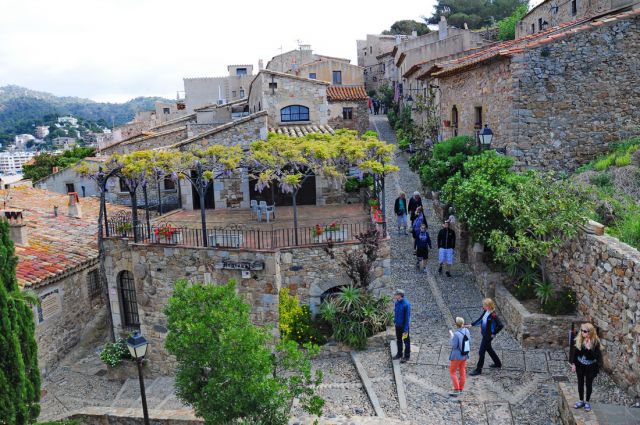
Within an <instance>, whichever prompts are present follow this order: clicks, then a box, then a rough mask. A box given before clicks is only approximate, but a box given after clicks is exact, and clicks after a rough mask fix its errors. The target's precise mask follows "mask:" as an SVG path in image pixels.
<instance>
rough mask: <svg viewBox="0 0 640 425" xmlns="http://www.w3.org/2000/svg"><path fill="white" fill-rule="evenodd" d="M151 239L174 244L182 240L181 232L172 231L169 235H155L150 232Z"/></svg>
mask: <svg viewBox="0 0 640 425" xmlns="http://www.w3.org/2000/svg"><path fill="white" fill-rule="evenodd" d="M151 241H152V242H153V243H161V244H169V245H175V244H178V243H180V242H181V241H182V233H178V232H174V233H172V234H171V235H163V234H160V233H159V234H158V235H156V234H155V233H152V234H151Z"/></svg>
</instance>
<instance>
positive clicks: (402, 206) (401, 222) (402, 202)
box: [393, 192, 407, 235]
mask: <svg viewBox="0 0 640 425" xmlns="http://www.w3.org/2000/svg"><path fill="white" fill-rule="evenodd" d="M393 211H394V212H395V213H396V216H397V222H398V234H400V231H401V230H402V232H403V233H404V234H405V235H406V234H407V197H406V195H405V194H404V192H400V196H398V198H396V202H395V204H394V205H393Z"/></svg>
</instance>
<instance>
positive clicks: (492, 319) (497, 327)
mask: <svg viewBox="0 0 640 425" xmlns="http://www.w3.org/2000/svg"><path fill="white" fill-rule="evenodd" d="M484 313H485V310H482V314H481V315H480V317H478V319H477V320H476V321H475V322H473V323H471V326H480V332H481V333H482V336H483V337H490V336H492V335H497V334H498V332H500V331H501V330H502V328H504V325H503V324H502V322H501V321H500V319H499V318H498V315H497V314H496V312H495V311H494V312H493V313H491V314H489V317H487V326H486V327H485V328H484V331H483V330H482V317H483V316H484Z"/></svg>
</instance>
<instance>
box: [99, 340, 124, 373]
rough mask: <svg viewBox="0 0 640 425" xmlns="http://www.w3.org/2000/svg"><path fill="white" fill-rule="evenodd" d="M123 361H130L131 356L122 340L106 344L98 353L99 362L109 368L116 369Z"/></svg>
mask: <svg viewBox="0 0 640 425" xmlns="http://www.w3.org/2000/svg"><path fill="white" fill-rule="evenodd" d="M125 359H131V354H130V353H129V348H128V347H127V341H126V340H125V339H124V338H121V339H119V340H118V341H116V342H113V343H111V342H108V343H106V344H105V345H104V347H103V348H102V351H101V352H100V360H102V361H103V362H104V364H106V365H107V366H109V367H116V366H118V365H119V364H120V363H121V362H122V360H125Z"/></svg>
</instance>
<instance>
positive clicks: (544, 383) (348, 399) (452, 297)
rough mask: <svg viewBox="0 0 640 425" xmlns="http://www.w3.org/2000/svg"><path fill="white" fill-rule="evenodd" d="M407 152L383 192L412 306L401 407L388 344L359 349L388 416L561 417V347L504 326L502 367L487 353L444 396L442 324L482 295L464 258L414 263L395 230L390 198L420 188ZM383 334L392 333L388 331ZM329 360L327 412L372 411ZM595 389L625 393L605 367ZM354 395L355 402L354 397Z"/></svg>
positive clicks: (458, 419) (406, 239)
mask: <svg viewBox="0 0 640 425" xmlns="http://www.w3.org/2000/svg"><path fill="white" fill-rule="evenodd" d="M370 119H371V129H372V130H375V131H377V132H378V133H379V135H380V138H381V139H382V140H385V141H387V142H390V143H395V142H396V141H395V136H394V134H393V132H392V131H391V128H390V127H389V125H388V123H387V120H386V117H385V116H371V117H370ZM407 159H408V156H407V155H406V154H399V155H398V156H397V165H398V166H399V167H400V172H399V173H396V174H394V175H393V176H391V177H390V178H389V179H388V181H387V185H386V194H385V195H386V211H387V216H388V228H389V232H390V235H391V257H392V258H391V269H392V270H391V277H392V280H393V282H394V285H395V286H396V287H398V288H402V289H404V290H405V292H406V296H407V298H408V300H409V301H410V302H411V306H412V316H411V345H412V353H411V360H410V361H409V362H408V363H406V364H403V365H401V371H402V379H403V382H404V387H405V393H406V398H407V407H408V409H407V413H406V414H404V413H402V412H400V410H399V408H398V400H397V391H396V388H395V383H394V382H393V373H392V371H391V355H390V351H389V348H388V346H387V347H386V348H384V349H383V348H380V347H376V346H373V347H371V348H368V349H367V350H365V351H364V352H361V353H359V354H358V355H359V356H360V358H361V359H362V363H363V364H364V365H366V366H365V368H366V372H367V374H368V376H369V378H370V379H371V381H372V382H373V386H374V389H375V392H376V395H377V397H378V400H379V401H380V405H381V407H382V409H383V410H384V413H385V415H386V417H387V418H389V419H391V418H393V419H400V420H401V422H402V423H407V424H417V425H423V424H427V425H430V424H464V425H470V424H474V425H475V424H484V425H501V424H513V425H520V424H532V425H554V424H559V423H560V418H559V413H558V405H557V398H558V397H557V395H558V394H557V389H556V384H555V379H562V380H567V379H568V380H570V381H574V380H575V378H574V376H573V374H571V373H570V369H569V365H568V363H567V357H566V354H565V352H564V351H562V350H557V351H553V350H533V349H527V350H523V349H522V347H521V346H520V345H519V343H518V342H517V341H515V340H514V339H513V337H511V335H510V334H509V333H508V332H507V331H504V332H501V333H500V334H499V335H498V336H497V337H496V340H495V342H494V348H495V349H496V352H497V353H498V355H499V356H500V358H501V359H502V362H503V367H502V369H498V370H494V369H490V368H488V365H489V364H491V359H490V358H489V356H487V358H486V361H485V368H484V370H483V373H482V375H480V376H476V377H473V376H468V375H467V382H466V384H465V391H464V392H465V394H464V396H462V397H458V398H450V397H449V396H448V392H449V391H450V389H451V378H450V376H449V370H448V365H449V360H448V359H449V352H450V345H449V332H448V330H449V329H453V328H454V326H455V325H454V324H453V318H455V317H456V316H462V317H464V318H465V321H467V322H470V321H472V320H475V319H476V318H477V317H478V316H479V315H480V313H481V309H482V298H483V297H482V294H481V293H480V291H479V290H478V289H477V288H476V286H475V285H474V283H473V276H472V274H471V271H470V269H469V268H468V267H467V266H466V265H465V264H455V265H454V267H453V270H452V276H453V277H451V278H449V277H446V276H445V275H444V274H443V275H440V274H438V273H437V250H436V249H432V250H430V253H429V255H430V258H429V262H428V263H429V266H428V269H429V271H428V273H424V272H422V271H419V270H417V269H416V262H415V256H414V253H413V246H412V243H413V240H412V238H411V236H409V235H403V234H402V235H400V234H398V232H397V231H396V226H395V216H394V214H393V204H394V201H395V198H396V197H397V195H398V193H399V192H400V191H401V190H402V191H404V192H405V193H406V194H407V198H408V197H410V196H411V194H412V193H413V191H414V190H420V189H419V188H420V182H419V179H418V176H417V175H416V174H415V173H413V172H412V171H411V170H410V169H409V167H408V165H407ZM423 198H424V197H423ZM425 204H426V209H427V213H428V223H429V232H430V235H431V239H432V242H433V244H434V247H435V243H436V236H437V232H438V230H439V229H440V228H441V223H440V221H439V217H435V216H434V214H433V208H432V207H431V201H428V200H427V201H425ZM471 336H472V352H471V356H470V357H471V358H470V360H469V362H468V363H467V373H468V372H470V371H471V370H473V368H474V367H475V363H476V361H477V349H478V345H479V342H480V332H479V329H478V328H473V329H472V330H471ZM387 337H388V339H393V338H394V337H393V336H391V333H388V335H387ZM345 359H348V358H347V357H345ZM322 361H323V362H325V360H322ZM325 364H326V363H325ZM317 365H318V366H320V364H317ZM332 366H333V369H332V372H331V380H332V381H340V382H341V386H340V387H339V388H337V387H332V388H331V389H329V388H327V387H326V386H323V389H322V391H321V393H322V395H323V396H325V398H327V397H326V396H327V395H328V394H331V397H330V398H327V405H326V408H325V415H326V416H327V417H328V418H332V417H334V418H336V416H335V415H349V414H351V415H354V414H356V415H362V413H361V412H363V411H364V412H367V413H368V412H369V411H372V410H373V409H372V408H371V405H370V403H368V402H367V399H366V393H365V391H364V389H363V388H362V386H357V387H356V381H351V380H350V378H349V377H348V375H351V373H343V370H349V371H350V370H351V368H352V366H350V367H347V366H346V365H345V364H343V363H340V364H333V365H331V366H329V367H330V368H331V367H332ZM357 383H359V381H357ZM325 385H327V384H325ZM593 397H594V400H593V401H595V402H605V403H610V402H614V403H615V402H620V400H621V399H622V400H626V398H625V397H626V396H625V395H624V394H623V393H621V392H620V391H619V390H618V389H617V388H616V386H615V384H613V383H612V381H611V380H610V378H609V377H608V376H607V375H606V374H604V373H601V374H600V375H599V376H598V378H597V379H596V383H595V389H594V396H593ZM355 400H357V402H356V403H355V404H354V403H353V401H355ZM362 406H366V407H364V408H363V407H362ZM336 419H337V418H336ZM336 423H362V422H360V420H355V421H354V420H353V418H352V420H351V421H347V420H346V419H345V420H344V422H343V421H341V420H336Z"/></svg>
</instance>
